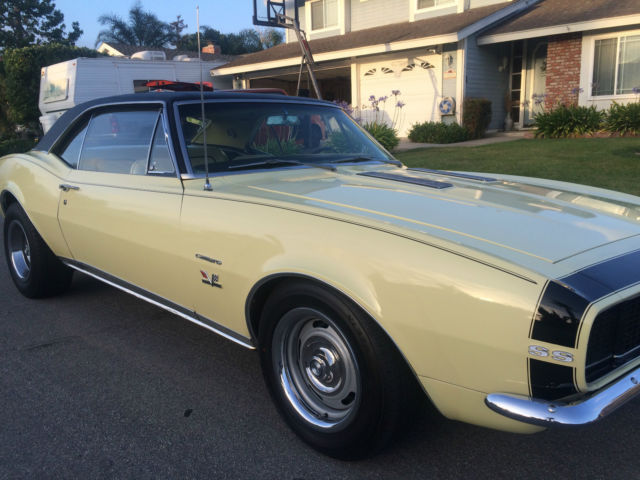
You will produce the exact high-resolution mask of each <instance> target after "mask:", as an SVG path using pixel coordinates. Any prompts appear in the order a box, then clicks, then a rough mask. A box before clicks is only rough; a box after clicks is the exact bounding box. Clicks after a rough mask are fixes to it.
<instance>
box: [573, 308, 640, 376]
mask: <svg viewBox="0 0 640 480" xmlns="http://www.w3.org/2000/svg"><path fill="white" fill-rule="evenodd" d="M639 356H640V297H636V298H632V299H630V300H626V301H624V302H622V303H619V304H617V305H614V306H613V307H611V308H608V309H607V310H605V311H603V312H601V313H600V314H598V316H597V317H596V319H595V321H594V322H593V327H592V328H591V334H590V335H589V346H588V349H587V368H586V379H587V382H593V381H594V380H597V379H598V378H600V377H602V376H603V375H606V374H607V373H609V372H612V371H613V370H615V369H616V368H618V367H621V366H622V365H624V364H626V363H629V362H630V361H631V360H633V359H635V358H637V357H639Z"/></svg>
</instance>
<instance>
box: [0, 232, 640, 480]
mask: <svg viewBox="0 0 640 480" xmlns="http://www.w3.org/2000/svg"><path fill="white" fill-rule="evenodd" d="M0 225H1V222H0ZM2 248H3V247H2ZM2 251H4V250H2ZM0 406H1V408H0V479H14V478H29V479H42V478H45V479H46V478H56V479H58V478H74V479H75V478H83V479H89V478H91V479H99V478H127V479H128V478H131V479H146V478H163V479H164V478H166V479H178V478H180V479H183V478H203V479H204V478H207V479H208V478H249V479H356V478H366V479H413V478H420V479H427V478H437V479H443V478H474V479H475V478H492V479H493V478H506V477H509V478H535V479H540V478H567V479H572V478H581V479H590V478H602V479H631V478H640V455H639V452H640V399H636V400H634V401H632V402H631V403H629V404H627V405H626V406H624V407H623V408H622V409H621V410H618V411H617V412H615V413H614V414H612V415H611V416H610V417H608V418H607V419H605V420H604V421H602V422H601V423H599V424H597V425H592V426H589V427H581V428H576V429H570V430H553V431H547V432H544V433H541V434H536V435H532V436H520V435H514V434H507V433H501V432H496V431H492V430H488V429H484V428H479V427H474V426H470V425H465V424H462V423H458V422H453V421H450V420H447V419H445V418H443V417H441V416H439V414H437V413H433V412H428V411H427V413H425V414H424V415H423V416H422V418H419V419H416V422H415V423H414V425H413V427H412V428H411V430H410V431H409V432H407V433H406V435H405V436H404V437H403V438H402V439H401V440H400V441H398V442H396V443H395V444H394V445H393V446H392V447H391V448H390V449H389V450H387V451H385V452H384V453H383V454H381V455H378V456H377V457H375V458H372V459H368V460H365V461H359V462H343V461H338V460H333V459H331V458H327V457H325V456H323V455H321V454H319V453H316V452H315V451H314V450H312V449H310V448H309V447H307V446H306V445H305V444H303V443H302V442H301V441H299V440H298V439H297V437H296V436H295V435H294V434H293V433H292V432H291V431H290V430H289V429H288V428H287V426H286V425H285V424H284V423H283V422H282V421H281V420H280V418H279V416H278V414H277V412H276V410H275V408H274V407H273V406H272V404H271V401H270V399H269V397H268V394H267V392H266V389H265V387H264V385H263V382H262V376H261V373H260V368H259V365H258V357H257V355H256V353H255V352H252V351H248V350H245V349H243V348H242V347H240V346H237V345H235V344H233V343H231V342H229V341H227V340H225V339H223V338H221V337H218V336H216V335H215V334H213V333H210V332H208V331H207V330H204V329H202V328H200V327H198V326H195V325H192V324H190V323H189V322H187V321H185V320H183V319H181V318H179V317H177V316H174V315H172V314H170V313H167V312H164V311H163V310H160V309H159V308H156V307H154V306H152V305H150V304H147V303H145V302H143V301H141V300H138V299H136V298H134V297H131V296H128V295H127V294H125V293H122V292H120V291H118V290H116V289H114V288H112V287H109V286H106V285H103V284H101V283H99V282H97V281H95V280H93V279H91V278H89V277H86V276H82V275H76V277H75V280H74V284H73V287H72V289H71V291H70V292H69V293H67V294H65V295H64V296H61V297H57V298H51V299H46V300H27V299H25V298H23V297H22V296H21V295H20V294H19V293H18V291H17V290H16V289H15V287H14V286H13V284H12V282H11V279H10V277H9V274H8V271H7V268H6V264H5V260H4V256H2V258H1V259H0Z"/></svg>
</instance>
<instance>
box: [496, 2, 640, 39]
mask: <svg viewBox="0 0 640 480" xmlns="http://www.w3.org/2000/svg"><path fill="white" fill-rule="evenodd" d="M638 14H640V1H638V0H579V1H578V2H575V1H567V0H543V1H542V2H540V3H538V4H536V5H534V6H533V7H531V8H529V9H528V10H527V11H526V12H525V13H524V14H522V15H519V16H517V17H515V18H513V19H511V20H508V21H506V22H504V23H502V24H501V25H499V26H498V27H496V28H494V29H492V30H490V31H489V32H487V35H498V34H501V33H513V32H520V31H523V30H534V29H537V28H545V27H552V26H556V25H565V24H571V23H579V22H588V21H591V20H601V19H604V18H614V17H622V16H626V15H638Z"/></svg>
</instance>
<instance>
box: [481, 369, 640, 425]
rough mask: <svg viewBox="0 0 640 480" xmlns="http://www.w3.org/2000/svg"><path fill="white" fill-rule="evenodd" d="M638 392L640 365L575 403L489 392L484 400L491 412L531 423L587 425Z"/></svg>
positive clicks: (639, 390)
mask: <svg viewBox="0 0 640 480" xmlns="http://www.w3.org/2000/svg"><path fill="white" fill-rule="evenodd" d="M638 394H640V368H638V369H636V370H634V371H632V372H631V373H629V374H627V375H626V376H624V377H623V378H621V379H620V380H618V381H616V382H614V383H612V384H610V385H608V386H606V387H604V388H603V389H602V390H599V391H597V392H595V393H594V394H592V395H590V396H588V397H586V398H582V399H580V400H578V401H576V402H571V403H562V402H550V401H546V400H538V399H535V398H530V397H525V396H523V395H510V394H506V393H492V394H490V395H487V398H486V399H485V403H486V404H487V406H488V407H489V408H490V409H491V410H493V411H494V412H497V413H499V414H501V415H504V416H505V417H509V418H512V419H514V420H519V421H521V422H525V423H530V424H532V425H539V426H543V427H551V426H554V425H586V424H589V423H593V422H596V421H598V420H600V419H601V418H603V417H606V416H607V415H609V414H610V413H611V412H613V411H614V410H615V409H617V408H618V407H619V406H621V405H623V404H624V403H626V402H628V401H629V400H631V399H632V398H633V397H635V396H636V395H638Z"/></svg>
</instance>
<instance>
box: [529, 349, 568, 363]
mask: <svg viewBox="0 0 640 480" xmlns="http://www.w3.org/2000/svg"><path fill="white" fill-rule="evenodd" d="M529 355H534V356H536V357H551V358H552V359H554V360H557V361H558V362H566V363H571V362H573V354H572V353H569V352H563V351H562V350H549V349H548V348H547V347H541V346H540V345H529Z"/></svg>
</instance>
